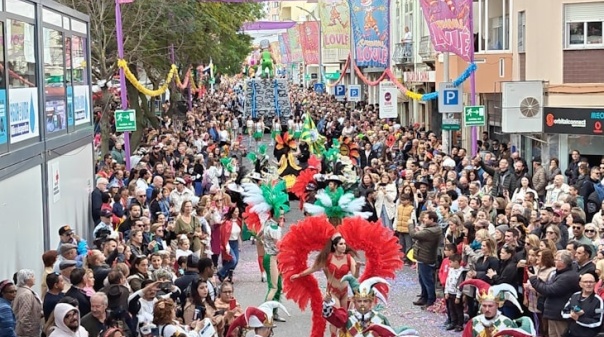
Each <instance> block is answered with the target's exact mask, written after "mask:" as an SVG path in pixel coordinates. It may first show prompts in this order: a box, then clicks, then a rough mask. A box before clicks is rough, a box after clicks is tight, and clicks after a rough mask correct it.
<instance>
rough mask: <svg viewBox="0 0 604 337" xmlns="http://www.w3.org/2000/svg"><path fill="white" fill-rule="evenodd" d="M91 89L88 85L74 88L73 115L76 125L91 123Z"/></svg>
mask: <svg viewBox="0 0 604 337" xmlns="http://www.w3.org/2000/svg"><path fill="white" fill-rule="evenodd" d="M89 90H90V88H89V87H88V86H87V85H76V86H74V87H73V115H74V121H75V125H82V124H86V123H90V91H89Z"/></svg>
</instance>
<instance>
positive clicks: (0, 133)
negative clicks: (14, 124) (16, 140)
mask: <svg viewBox="0 0 604 337" xmlns="http://www.w3.org/2000/svg"><path fill="white" fill-rule="evenodd" d="M7 141H8V129H7V126H6V90H0V145H1V144H6V142H7Z"/></svg>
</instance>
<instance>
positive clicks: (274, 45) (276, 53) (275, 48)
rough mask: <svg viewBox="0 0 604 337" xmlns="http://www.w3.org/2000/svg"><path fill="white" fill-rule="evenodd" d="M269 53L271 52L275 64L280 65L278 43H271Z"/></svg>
mask: <svg viewBox="0 0 604 337" xmlns="http://www.w3.org/2000/svg"><path fill="white" fill-rule="evenodd" d="M271 51H272V52H273V56H274V57H275V63H276V64H282V63H281V62H282V61H281V47H280V46H279V41H275V42H271Z"/></svg>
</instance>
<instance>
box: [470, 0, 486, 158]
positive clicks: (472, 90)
mask: <svg viewBox="0 0 604 337" xmlns="http://www.w3.org/2000/svg"><path fill="white" fill-rule="evenodd" d="M470 36H471V37H472V40H474V6H470ZM472 48H474V44H473V43H472ZM471 62H472V63H474V50H472V56H471ZM475 73H476V72H472V74H471V75H470V103H471V105H476V76H475ZM485 113H486V112H485ZM485 117H486V116H485ZM485 121H486V118H485ZM485 127H487V129H488V125H485ZM470 133H471V135H470V139H471V142H472V144H471V150H472V156H475V155H476V154H477V153H478V144H477V142H478V130H477V128H476V127H475V126H473V127H472V128H471V129H470Z"/></svg>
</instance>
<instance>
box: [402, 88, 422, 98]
mask: <svg viewBox="0 0 604 337" xmlns="http://www.w3.org/2000/svg"><path fill="white" fill-rule="evenodd" d="M405 95H406V96H407V97H409V98H411V99H413V100H416V101H421V99H422V95H421V94H418V93H416V92H413V91H410V90H408V91H407V92H405Z"/></svg>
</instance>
